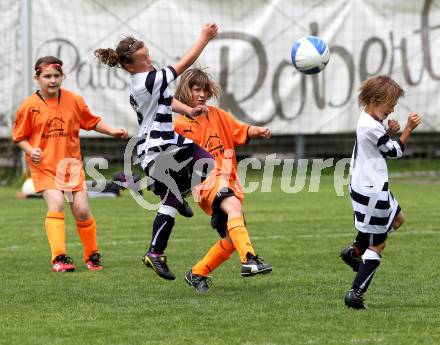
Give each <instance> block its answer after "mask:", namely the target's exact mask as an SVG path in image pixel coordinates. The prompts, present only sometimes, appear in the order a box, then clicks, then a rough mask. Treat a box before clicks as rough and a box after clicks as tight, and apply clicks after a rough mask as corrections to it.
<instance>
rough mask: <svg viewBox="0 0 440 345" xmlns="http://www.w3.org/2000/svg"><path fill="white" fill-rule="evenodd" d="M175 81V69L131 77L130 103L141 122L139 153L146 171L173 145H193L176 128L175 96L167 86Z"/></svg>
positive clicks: (170, 68)
mask: <svg viewBox="0 0 440 345" xmlns="http://www.w3.org/2000/svg"><path fill="white" fill-rule="evenodd" d="M176 78H177V73H176V71H175V70H174V68H173V67H172V66H167V67H165V68H163V69H161V70H159V71H156V70H153V71H149V72H144V73H136V74H134V75H132V76H131V81H130V104H131V106H132V107H133V109H134V110H135V112H136V114H137V119H138V123H139V131H138V137H139V141H138V143H137V154H138V157H139V158H140V163H141V166H142V168H144V169H145V167H146V166H147V165H148V163H149V162H150V161H152V160H153V159H154V158H156V157H157V156H158V155H159V154H160V152H162V151H164V150H166V149H167V148H169V147H170V146H172V145H174V146H177V147H182V146H184V145H188V144H190V143H192V141H191V140H190V139H187V138H185V137H183V136H181V135H179V134H177V133H176V132H175V131H174V128H173V118H172V108H171V103H172V100H173V96H172V95H171V93H170V92H169V90H168V84H169V83H170V82H172V81H174V80H175V79H176Z"/></svg>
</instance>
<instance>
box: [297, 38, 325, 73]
mask: <svg viewBox="0 0 440 345" xmlns="http://www.w3.org/2000/svg"><path fill="white" fill-rule="evenodd" d="M291 58H292V63H293V65H294V66H295V68H296V69H297V70H298V71H300V72H301V73H305V74H316V73H319V72H321V71H322V70H323V69H324V68H325V66H327V64H328V61H329V59H330V50H329V49H328V46H327V44H326V43H325V42H324V41H323V40H322V38H319V37H316V36H306V37H302V38H300V39H299V40H298V41H296V42H295V44H294V45H293V47H292V52H291Z"/></svg>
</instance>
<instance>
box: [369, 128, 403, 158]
mask: <svg viewBox="0 0 440 345" xmlns="http://www.w3.org/2000/svg"><path fill="white" fill-rule="evenodd" d="M366 137H367V138H368V140H370V141H371V142H373V143H374V144H375V145H376V146H377V148H378V149H379V151H380V153H381V154H382V156H383V157H384V158H392V159H397V158H400V157H402V156H403V152H404V150H405V146H404V145H403V143H402V142H401V141H400V140H399V139H398V140H392V139H391V138H390V136H389V135H388V133H387V132H386V130H385V128H384V127H382V126H377V127H374V128H371V129H370V130H369V131H367V132H366Z"/></svg>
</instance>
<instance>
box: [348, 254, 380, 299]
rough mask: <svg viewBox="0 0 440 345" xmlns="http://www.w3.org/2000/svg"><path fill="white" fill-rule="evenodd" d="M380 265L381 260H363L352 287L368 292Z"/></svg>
mask: <svg viewBox="0 0 440 345" xmlns="http://www.w3.org/2000/svg"><path fill="white" fill-rule="evenodd" d="M379 265H380V260H362V262H361V263H360V265H359V270H358V272H357V274H356V277H355V278H354V281H353V286H352V288H353V289H355V290H356V291H359V292H361V293H364V292H366V291H367V289H368V286H369V285H370V283H371V280H372V279H373V275H374V273H375V272H376V270H377V268H378V267H379Z"/></svg>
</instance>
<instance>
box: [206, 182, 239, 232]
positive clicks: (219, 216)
mask: <svg viewBox="0 0 440 345" xmlns="http://www.w3.org/2000/svg"><path fill="white" fill-rule="evenodd" d="M229 196H235V193H234V192H233V191H232V189H230V188H227V187H226V188H224V189H221V190H219V191H218V192H217V196H216V197H215V199H214V202H213V203H212V212H213V213H212V216H211V226H212V227H213V228H214V229H215V230H217V232H218V234H219V235H220V237H221V238H225V237H226V231H227V230H228V226H227V223H228V215H227V214H226V213H224V212H223V211H222V210H221V209H220V203H221V202H222V200H223V199H224V198H227V197H229Z"/></svg>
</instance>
